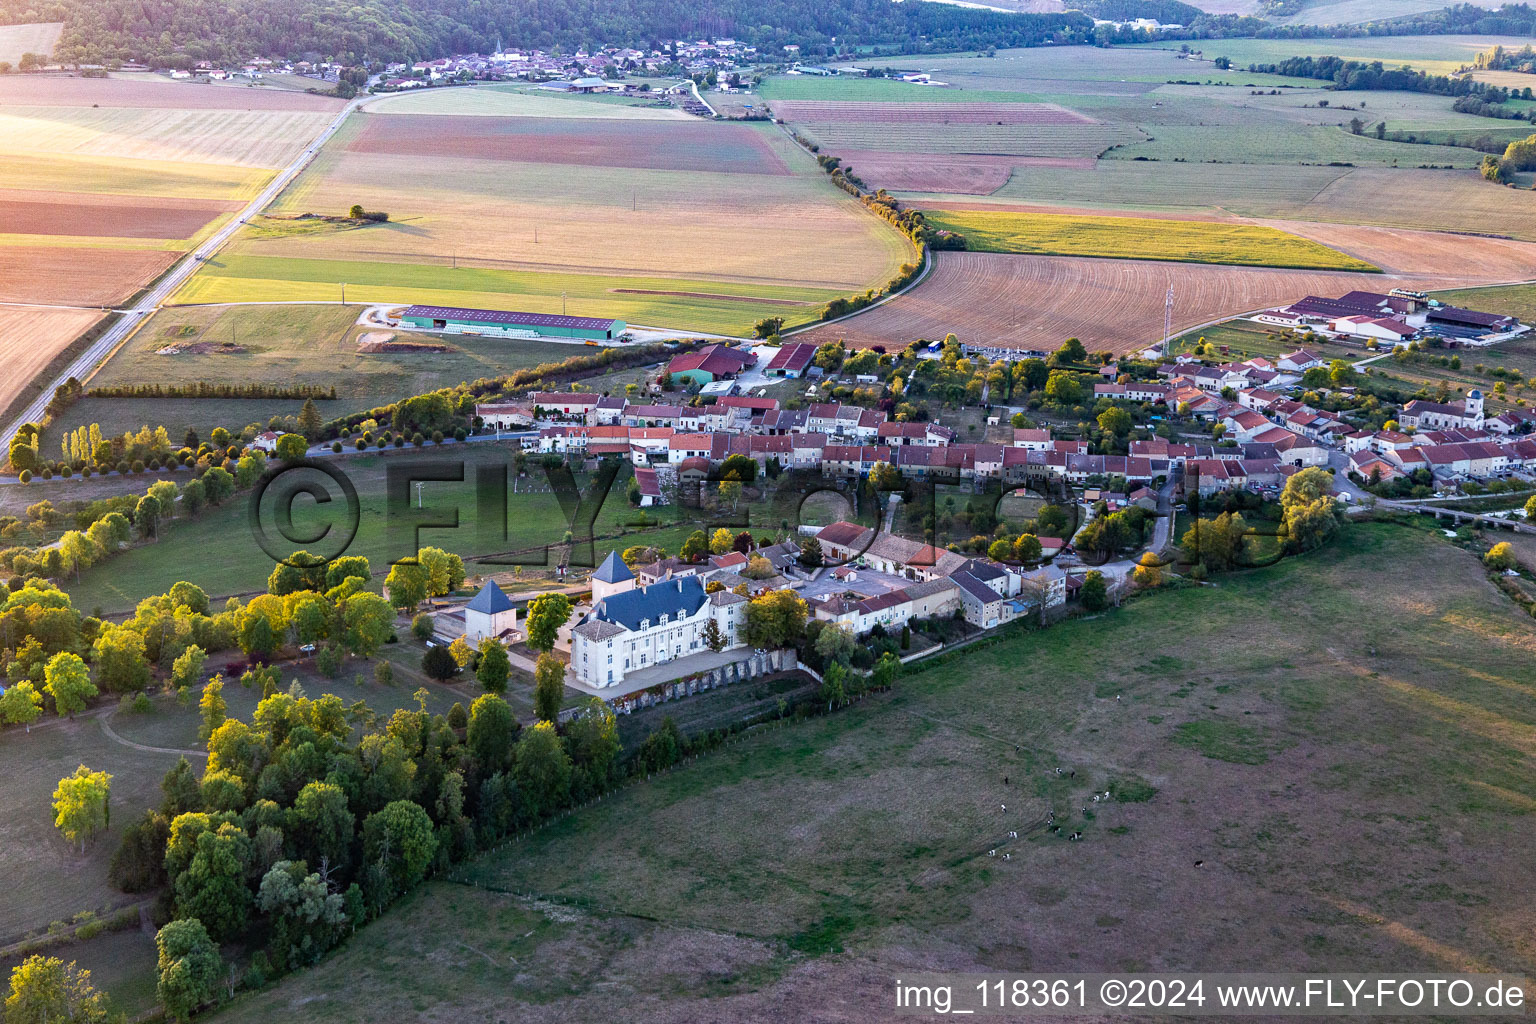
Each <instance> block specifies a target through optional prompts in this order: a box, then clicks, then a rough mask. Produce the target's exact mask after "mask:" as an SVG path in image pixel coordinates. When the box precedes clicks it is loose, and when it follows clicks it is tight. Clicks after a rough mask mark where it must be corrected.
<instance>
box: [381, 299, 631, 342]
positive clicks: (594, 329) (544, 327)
mask: <svg viewBox="0 0 1536 1024" xmlns="http://www.w3.org/2000/svg"><path fill="white" fill-rule="evenodd" d="M399 319H400V322H401V323H403V324H411V325H413V326H415V327H422V328H426V329H428V330H434V331H447V332H448V333H449V334H483V335H488V336H490V337H496V338H584V339H587V340H596V341H612V340H613V339H614V338H617V337H618V336H619V335H620V334H623V333H624V328H625V324H624V321H622V320H602V319H598V318H596V317H590V316H564V315H561V314H558V313H514V312H509V311H507V310H501V309H467V308H464V307H462V306H409V307H407V308H406V309H404V310H402V311H401V313H400V317H399Z"/></svg>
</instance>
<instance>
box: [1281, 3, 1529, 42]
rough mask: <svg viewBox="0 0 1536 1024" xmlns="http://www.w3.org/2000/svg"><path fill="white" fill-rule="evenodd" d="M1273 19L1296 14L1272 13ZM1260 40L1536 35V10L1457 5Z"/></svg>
mask: <svg viewBox="0 0 1536 1024" xmlns="http://www.w3.org/2000/svg"><path fill="white" fill-rule="evenodd" d="M1273 13H1275V14H1276V15H1279V14H1283V13H1292V14H1294V13H1297V12H1296V11H1284V10H1277V11H1274V12H1273ZM1255 34H1256V35H1258V36H1259V37H1260V38H1262V39H1325V38H1326V39H1350V38H1357V37H1362V36H1433V35H1490V36H1532V35H1536V9H1532V7H1531V5H1530V4H1528V3H1518V4H1504V5H1503V6H1502V7H1499V8H1498V9H1497V10H1489V9H1487V8H1485V7H1477V6H1475V5H1473V4H1467V3H1459V4H1453V5H1451V6H1448V7H1444V8H1442V9H1440V10H1436V11H1425V12H1424V13H1422V14H1413V15H1408V16H1406V17H1401V18H1383V19H1380V20H1377V21H1367V22H1362V23H1360V24H1356V25H1266V26H1265V27H1264V28H1262V29H1260V30H1259V31H1258V32H1257V33H1255Z"/></svg>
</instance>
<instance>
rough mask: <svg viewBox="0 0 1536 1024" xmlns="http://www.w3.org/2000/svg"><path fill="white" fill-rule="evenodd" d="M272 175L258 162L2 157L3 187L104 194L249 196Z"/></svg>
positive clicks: (42, 156) (0, 167) (59, 156)
mask: <svg viewBox="0 0 1536 1024" xmlns="http://www.w3.org/2000/svg"><path fill="white" fill-rule="evenodd" d="M271 176H272V174H271V171H270V170H269V169H267V168H260V167H237V166H234V165H232V164H201V163H188V162H184V161H170V160H123V159H117V158H114V157H105V156H90V157H87V156H66V155H64V154H55V155H43V154H31V155H28V154H24V153H7V154H6V156H5V159H4V160H0V188H14V189H57V190H59V191H67V192H97V193H101V194H104V195H127V196H168V197H177V198H183V199H250V198H252V197H253V196H255V195H256V193H258V192H260V191H261V186H262V185H263V184H265V183H266V182H267V180H268V179H269V178H271Z"/></svg>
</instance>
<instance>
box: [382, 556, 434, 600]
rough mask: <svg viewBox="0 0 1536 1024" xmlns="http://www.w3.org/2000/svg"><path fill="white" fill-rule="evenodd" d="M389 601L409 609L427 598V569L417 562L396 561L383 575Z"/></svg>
mask: <svg viewBox="0 0 1536 1024" xmlns="http://www.w3.org/2000/svg"><path fill="white" fill-rule="evenodd" d="M384 589H385V590H387V591H388V592H389V603H390V604H392V605H394V606H395V607H396V608H400V609H403V610H407V611H409V610H410V609H413V608H415V607H416V606H417V605H419V604H421V602H423V601H425V600H426V599H427V571H426V569H424V568H422V566H421V565H420V564H419V563H412V562H396V563H395V564H394V565H393V566H392V567H391V568H390V570H389V575H388V576H386V577H384Z"/></svg>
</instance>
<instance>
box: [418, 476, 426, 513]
mask: <svg viewBox="0 0 1536 1024" xmlns="http://www.w3.org/2000/svg"><path fill="white" fill-rule="evenodd" d="M424 483H426V481H425V480H417V481H416V507H417V508H421V485H422V484H424Z"/></svg>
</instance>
